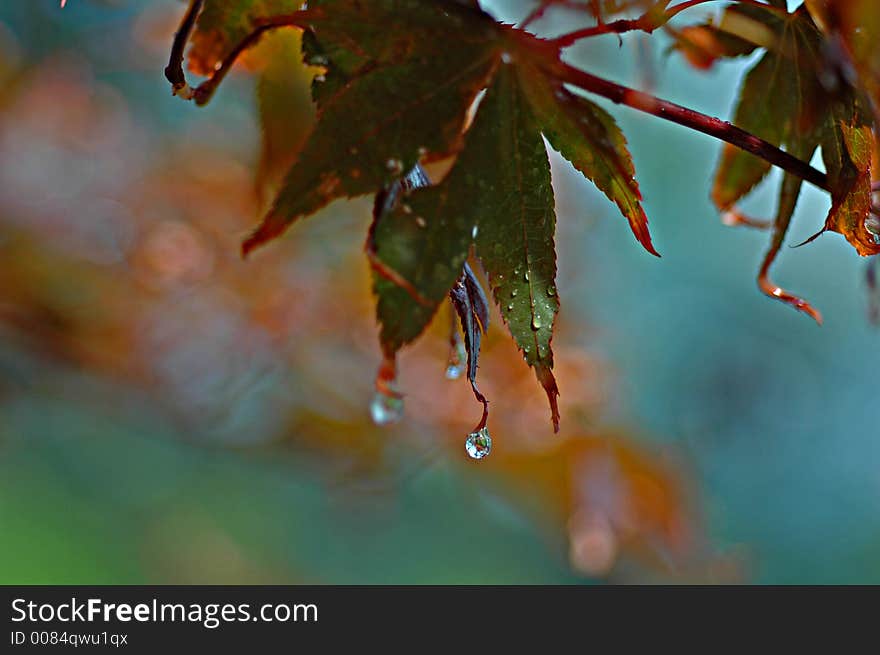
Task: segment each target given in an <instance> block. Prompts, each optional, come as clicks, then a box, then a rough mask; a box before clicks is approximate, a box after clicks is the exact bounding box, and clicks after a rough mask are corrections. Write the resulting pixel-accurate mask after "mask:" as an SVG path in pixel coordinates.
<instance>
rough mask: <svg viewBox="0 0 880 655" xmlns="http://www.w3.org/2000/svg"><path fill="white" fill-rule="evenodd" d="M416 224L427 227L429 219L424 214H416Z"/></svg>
mask: <svg viewBox="0 0 880 655" xmlns="http://www.w3.org/2000/svg"><path fill="white" fill-rule="evenodd" d="M416 225H418V226H419V227H427V225H428V221H426V220H425V218H424V217H423V216H416Z"/></svg>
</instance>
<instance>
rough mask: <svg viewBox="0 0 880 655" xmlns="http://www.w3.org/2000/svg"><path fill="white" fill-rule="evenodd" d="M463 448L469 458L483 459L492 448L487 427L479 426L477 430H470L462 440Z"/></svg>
mask: <svg viewBox="0 0 880 655" xmlns="http://www.w3.org/2000/svg"><path fill="white" fill-rule="evenodd" d="M464 449H465V450H466V451H467V454H468V457H470V458H471V459H483V458H484V457H486V455H488V454H489V452H490V451H491V450H492V437H490V436H489V428H486V427H484V428H481V429H480V430H478V431H477V432H471V433H470V434H469V435H468V437H467V440H466V441H465V442H464Z"/></svg>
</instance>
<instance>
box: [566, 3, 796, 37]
mask: <svg viewBox="0 0 880 655" xmlns="http://www.w3.org/2000/svg"><path fill="white" fill-rule="evenodd" d="M715 1H717V0H686V1H685V2H682V3H680V4H677V5H675V6H674V7H670V8H668V9H666V10H665V11H662V12H658V11H656V10H653V9H652V10H649V11H647V12H645V13H644V14H642V15H641V16H639V17H638V18H621V19H619V20H614V21H611V22H610V23H599V24H598V25H594V26H592V27H585V28H583V29H579V30H575V31H574V32H569V33H568V34H563V35H562V36H558V37H556V38H555V39H551V40H550V43H552V44H553V45H554V46H555V47H557V48H567V47H569V46H571V45H574V44H575V43H577V42H578V41H580V40H581V39H588V38H590V37H594V36H601V35H602V34H623V33H624V32H634V31H640V32H647V33H648V34H651V33H652V32H653V31H654V30H657V29H659V28H661V27H663V26H664V25H666V24H667V23H668V22H669V21H671V20H672V19H673V18H675V17H676V16H678V14H680V13H681V12H683V11H684V10H686V9H690V8H691V7H696V6H698V5H702V4H706V3H707V2H715ZM737 2H738V3H739V4H744V5H752V6H756V7H763V8H764V9H767V10H768V11H782V10H781V9H779V8H778V7H774V6H772V5H768V4H767V3H765V2H760V0H737Z"/></svg>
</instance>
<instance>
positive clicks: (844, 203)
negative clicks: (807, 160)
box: [822, 118, 880, 256]
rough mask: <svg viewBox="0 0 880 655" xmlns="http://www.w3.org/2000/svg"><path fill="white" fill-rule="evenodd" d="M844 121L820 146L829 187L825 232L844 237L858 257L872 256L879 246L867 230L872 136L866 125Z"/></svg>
mask: <svg viewBox="0 0 880 655" xmlns="http://www.w3.org/2000/svg"><path fill="white" fill-rule="evenodd" d="M848 120H849V119H847V118H842V119H841V120H840V122H839V123H838V124H837V125H836V126H835V127H834V128H833V129H831V130H829V131H828V135H827V137H826V139H825V140H824V141H823V143H822V153H823V158H824V159H825V165H826V167H827V169H828V175H829V179H830V181H831V185H832V193H831V199H832V205H831V211H830V212H829V214H828V219H827V220H826V223H825V229H828V230H831V231H833V232H839V233H840V234H842V235H844V236H845V237H846V239H847V241H849V242H850V243H851V244H852V245H853V247H855V249H856V250H857V251H858V253H859V254H860V255H863V256H868V255H876V254H878V253H880V244H878V241H877V238H876V236H875V235H874V234H873V233H872V232H871V231H870V230H869V229H868V226H867V221H868V220H869V217H870V216H871V211H872V195H873V194H872V190H871V168H872V155H873V147H874V138H873V132H872V130H871V127H870V126H869V125H856V124H853V123H850V122H848Z"/></svg>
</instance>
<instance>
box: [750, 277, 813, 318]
mask: <svg viewBox="0 0 880 655" xmlns="http://www.w3.org/2000/svg"><path fill="white" fill-rule="evenodd" d="M758 287H759V288H760V289H761V291H762V292H763V293H764V295H766V296H767V297H769V298H773V299H774V300H778V301H780V302H783V303H785V304H786V305H788V306H789V307H792V308H793V309H796V310H797V311H799V312H803V313H804V314H806V315H807V316H809V317H810V318H812V319H813V320H814V321H816V324H817V325H819V326H820V327H821V326H822V322H823V319H822V313H821V312H820V311H819V310H818V309H816V308H815V307H813V306H812V305H811V304H810V303H809V302H807V301H806V300H804V299H803V298H799V297H798V296H795V295H793V294H791V293H789V292H788V291H786V290H785V289H783V288H782V287H779V286H776V284H774V283H773V281H772V280H771V279H770V278H769V277H767V274H766V272H762V273H761V275H760V276H759V277H758Z"/></svg>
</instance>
